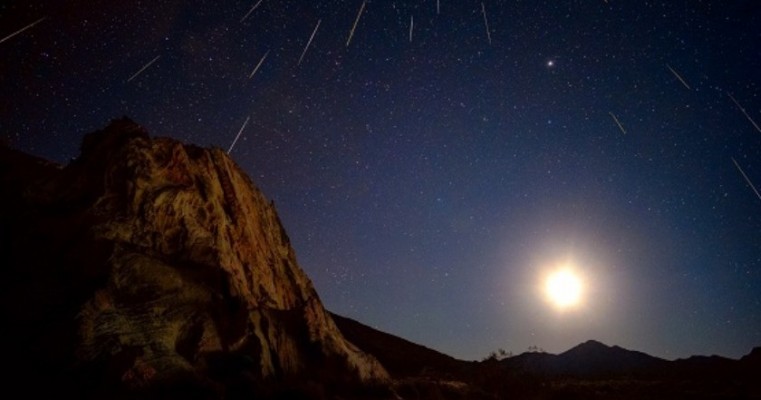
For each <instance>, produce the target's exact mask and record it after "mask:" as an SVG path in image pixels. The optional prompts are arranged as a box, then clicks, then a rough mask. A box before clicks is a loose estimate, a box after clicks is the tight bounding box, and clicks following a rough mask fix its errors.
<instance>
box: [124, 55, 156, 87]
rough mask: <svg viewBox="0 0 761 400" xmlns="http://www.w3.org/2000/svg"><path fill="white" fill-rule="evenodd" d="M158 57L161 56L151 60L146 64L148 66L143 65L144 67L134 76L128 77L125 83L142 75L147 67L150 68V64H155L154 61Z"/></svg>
mask: <svg viewBox="0 0 761 400" xmlns="http://www.w3.org/2000/svg"><path fill="white" fill-rule="evenodd" d="M159 57H161V56H156V58H154V59H153V60H151V61H149V62H148V64H145V65H144V66H143V68H140V71H137V72H135V74H134V75H132V76H130V77H129V79H127V82H129V81H131V80H133V79H135V78H137V76H138V75H140V74H142V73H143V71H145V70H146V69H148V67H150V66H151V64H153V63H155V62H156V60H158V59H159Z"/></svg>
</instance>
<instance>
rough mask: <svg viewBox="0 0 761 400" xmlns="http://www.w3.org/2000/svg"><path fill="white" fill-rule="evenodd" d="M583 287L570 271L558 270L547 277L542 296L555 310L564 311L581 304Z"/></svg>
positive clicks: (577, 277) (575, 275)
mask: <svg viewBox="0 0 761 400" xmlns="http://www.w3.org/2000/svg"><path fill="white" fill-rule="evenodd" d="M582 292H583V285H582V281H581V278H579V276H578V274H576V273H575V272H574V271H573V270H571V269H559V270H556V271H554V272H551V273H550V274H548V275H547V277H546V278H545V282H544V294H545V296H546V298H547V301H548V302H549V303H550V304H552V305H553V306H554V307H555V308H556V309H558V310H560V311H565V310H568V309H572V308H575V307H577V306H578V305H579V304H580V303H581V297H582Z"/></svg>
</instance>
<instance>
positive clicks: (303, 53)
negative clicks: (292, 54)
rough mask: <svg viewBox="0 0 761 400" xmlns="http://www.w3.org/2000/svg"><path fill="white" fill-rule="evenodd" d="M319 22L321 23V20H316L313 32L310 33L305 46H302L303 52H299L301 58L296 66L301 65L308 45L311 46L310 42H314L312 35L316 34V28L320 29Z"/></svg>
mask: <svg viewBox="0 0 761 400" xmlns="http://www.w3.org/2000/svg"><path fill="white" fill-rule="evenodd" d="M320 22H322V20H318V21H317V25H315V26H314V30H313V31H312V36H310V37H309V41H308V42H307V45H306V46H304V51H303V52H301V57H299V62H298V64H297V65H301V60H303V59H304V55H305V54H306V53H307V50H309V45H310V44H312V40H314V35H316V34H317V28H319V27H320Z"/></svg>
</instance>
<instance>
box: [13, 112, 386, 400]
mask: <svg viewBox="0 0 761 400" xmlns="http://www.w3.org/2000/svg"><path fill="white" fill-rule="evenodd" d="M0 178H1V179H2V187H3V191H4V196H3V207H2V215H1V218H2V249H1V250H2V253H3V254H2V255H1V256H0V257H2V258H1V259H0V260H1V261H2V266H3V268H4V269H5V270H6V271H5V276H6V277H7V279H4V280H3V282H2V284H1V285H2V310H3V319H4V321H8V322H9V324H8V327H6V328H3V331H2V334H3V338H4V339H5V340H6V342H5V343H8V341H11V342H12V343H14V346H13V347H14V348H13V349H12V350H11V360H12V361H13V362H14V363H15V364H16V372H15V373H14V375H11V376H9V378H10V379H14V380H18V379H22V378H24V379H25V378H29V377H35V376H36V377H37V378H43V377H50V380H49V381H50V382H56V384H59V385H61V388H63V389H65V390H69V391H78V392H81V393H84V394H85V395H87V396H91V397H98V396H111V395H126V396H130V395H135V396H138V395H139V396H143V395H150V394H156V395H157V396H166V395H168V394H169V395H175V394H179V393H181V392H182V391H183V390H185V391H186V394H187V395H190V397H231V396H232V394H234V393H253V394H260V395H261V394H266V393H270V392H268V391H267V390H269V389H267V388H270V387H271V386H272V384H273V382H275V383H278V382H279V383H280V384H281V385H285V386H287V385H289V384H290V382H296V381H298V382H315V383H314V385H323V386H324V385H333V386H341V385H349V384H356V383H368V382H383V381H385V380H386V379H387V374H386V372H385V371H384V369H383V367H382V366H381V365H380V364H379V363H378V362H377V361H376V360H375V359H374V358H372V357H371V356H368V355H366V354H365V353H363V352H361V351H359V350H358V349H357V348H356V347H355V346H353V345H352V344H351V343H349V342H348V341H346V340H345V339H344V338H343V336H342V335H341V334H340V333H339V331H338V329H337V328H336V326H335V324H334V322H333V320H332V319H331V317H330V316H329V315H328V313H327V312H326V311H325V309H324V308H323V306H322V304H321V303H320V300H319V297H318V296H317V293H316V292H315V290H314V288H313V286H312V284H311V282H310V281H309V279H308V277H307V276H306V274H304V272H303V271H302V270H301V269H300V268H299V267H298V264H297V262H296V258H295V256H294V251H293V249H292V248H291V246H290V244H289V240H288V236H287V235H286V233H285V231H284V230H283V227H282V225H281V223H280V221H279V220H278V217H277V214H276V212H275V208H274V206H273V204H272V203H270V202H269V201H267V200H266V199H265V197H264V196H263V195H262V194H261V193H260V192H259V191H258V190H257V189H256V188H255V187H254V185H253V184H252V183H251V181H250V180H249V178H248V177H247V176H246V175H245V174H244V173H243V172H242V171H241V170H240V168H238V166H237V165H235V163H234V162H233V161H232V160H231V159H230V158H229V157H228V156H227V155H226V154H225V153H224V152H223V151H222V150H219V149H211V150H209V149H203V148H199V147H195V146H190V145H184V144H182V143H179V142H177V141H175V140H172V139H167V138H150V137H149V136H148V135H147V134H146V132H145V131H144V130H143V129H142V128H141V127H139V126H138V125H136V124H134V123H133V122H131V121H129V120H126V119H124V120H118V121H114V122H113V123H112V124H111V125H110V126H109V127H108V128H106V129H105V130H103V131H99V132H95V133H92V134H89V135H87V136H86V137H85V139H84V142H83V144H82V154H81V156H80V157H79V158H78V159H76V160H75V161H73V162H71V163H70V164H69V165H67V166H66V167H59V166H55V165H52V164H49V163H46V162H44V161H42V160H36V159H33V158H31V157H29V156H26V155H23V154H20V153H17V152H14V151H12V150H9V149H3V150H2V157H0ZM323 386H320V387H321V388H320V389H319V391H323V390H327V389H323V388H322V387H323ZM63 389H62V390H63ZM161 390H164V392H161ZM315 390H317V389H315Z"/></svg>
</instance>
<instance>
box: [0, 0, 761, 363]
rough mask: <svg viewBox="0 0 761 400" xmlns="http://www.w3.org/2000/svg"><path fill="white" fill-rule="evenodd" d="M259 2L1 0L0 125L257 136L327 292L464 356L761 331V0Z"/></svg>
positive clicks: (304, 256) (688, 342)
mask: <svg viewBox="0 0 761 400" xmlns="http://www.w3.org/2000/svg"><path fill="white" fill-rule="evenodd" d="M257 1H258V0H246V1H202V0H199V1H179V0H177V1H132V2H118V1H110V0H108V1H106V0H97V1H81V0H78V1H65V2H64V1H49V2H39V1H10V2H8V1H5V2H3V5H0V37H1V38H4V39H0V40H1V42H0V93H2V95H1V96H0V133H1V134H2V140H3V141H4V142H6V143H9V144H10V145H12V146H14V147H16V148H18V149H21V150H23V151H26V152H29V153H32V154H35V155H38V156H41V157H45V158H48V159H52V160H55V161H58V162H61V163H65V162H68V161H69V160H71V159H72V158H74V157H76V156H77V154H78V152H79V150H78V149H79V145H80V142H81V139H82V136H83V135H84V134H85V133H87V132H91V131H93V130H96V129H100V128H102V127H104V126H105V125H106V124H107V123H108V122H109V121H110V120H111V119H113V118H117V117H121V116H123V115H127V116H129V117H130V118H132V119H133V120H135V121H136V122H138V123H139V124H141V125H143V126H144V127H146V129H147V130H148V131H149V132H150V133H151V134H152V135H155V136H171V137H174V138H177V139H179V140H182V141H185V142H192V143H196V144H199V145H210V146H217V147H220V148H222V149H224V150H227V149H229V148H230V146H231V145H232V143H233V140H234V139H235V137H236V135H237V134H238V133H239V132H241V135H240V138H239V140H238V141H237V143H236V144H235V146H234V147H233V149H232V151H231V156H232V157H233V158H234V159H235V161H236V162H237V163H238V164H239V165H240V166H241V167H242V168H243V169H244V170H245V171H246V172H247V173H248V174H249V175H250V176H251V177H252V179H253V180H254V182H255V183H256V184H257V185H258V186H259V187H260V188H261V189H262V190H263V192H264V193H265V195H266V196H268V197H269V198H271V199H273V200H274V201H275V204H276V206H277V209H278V212H279V214H280V216H281V218H282V220H283V223H284V225H285V227H286V229H287V232H288V233H289V235H290V237H291V239H292V243H293V246H294V248H295V250H296V254H297V256H298V259H299V262H300V264H301V266H302V268H303V269H304V270H305V271H306V272H307V274H308V275H309V276H310V277H311V279H312V280H313V282H314V284H315V286H316V289H317V291H318V293H319V294H320V296H321V298H322V300H323V302H324V304H325V305H326V307H327V308H328V309H330V310H332V311H334V312H337V313H339V314H343V315H346V316H348V317H351V318H354V319H357V320H359V321H361V322H364V323H366V324H368V325H370V326H373V327H376V328H378V329H381V330H383V331H386V332H390V333H393V334H396V335H399V336H402V337H404V338H406V339H409V340H412V341H414V342H417V343H420V344H423V345H426V346H428V347H432V348H434V349H437V350H440V351H443V352H445V353H448V354H450V355H453V356H455V357H459V358H463V359H481V358H483V357H484V356H486V355H487V354H488V353H489V352H490V351H492V350H495V349H497V348H504V349H506V350H508V351H512V352H514V353H520V352H523V351H525V350H526V349H527V348H528V346H534V345H535V346H539V347H541V348H543V349H545V350H547V351H550V352H560V351H564V350H566V349H568V348H570V347H572V346H574V345H576V344H578V343H580V342H583V341H585V340H587V339H597V340H600V341H603V342H605V343H607V344H611V345H612V344H617V345H620V346H623V347H626V348H631V349H636V350H641V351H644V352H647V353H650V354H652V355H656V356H660V357H665V358H669V359H673V358H678V357H686V356H688V355H691V354H720V355H725V356H730V357H739V356H741V355H743V354H747V353H748V352H749V351H750V350H751V348H752V347H753V346H759V345H761V196H760V195H759V194H758V193H757V192H756V191H755V189H754V188H753V187H752V186H751V183H749V182H752V183H753V184H755V186H756V188H758V189H761V129H759V127H758V126H757V124H758V123H760V122H761V86H760V85H761V4H759V3H758V1H756V0H747V1H727V2H719V1H697V0H695V1H663V2H660V1H659V2H652V1H623V0H607V1H605V0H588V1H543V0H539V1H496V0H484V1H483V3H482V2H481V1H470V0H467V1H466V0H458V1H453V0H440V1H439V4H438V8H439V9H438V10H437V1H436V0H415V1H413V0H410V1H380V0H375V1H367V2H366V3H365V5H364V7H363V2H362V0H350V1H349V0H346V1H329V0H321V1H296V0H286V1H274V0H263V1H261V2H260V4H259V5H258V6H257V7H256V8H255V9H253V11H251V10H252V8H254V6H255V5H256V4H257ZM361 8H362V14H361V15H360V18H359V20H358V23H357V25H356V29H355V30H354V34H353V36H352V37H351V41H350V42H349V43H348V46H347V41H348V39H349V36H350V32H351V31H352V26H353V25H354V22H355V20H356V18H357V15H358V13H359V11H360V9H361ZM249 11H250V13H249ZM484 11H485V12H484ZM485 17H486V18H485ZM35 22H37V23H36V24H34V25H32V26H30V24H33V23H35ZM318 23H319V25H318ZM487 23H488V31H487V27H486V26H487ZM25 27H28V28H27V29H25V30H23V31H21V32H18V31H19V30H22V29H23V28H25ZM315 27H317V30H316V31H315ZM411 27H412V29H410V28H411ZM16 32H18V33H17V34H15V35H14V33H16ZM310 37H311V38H312V40H311V43H309V46H308V48H307V43H308V42H309V41H310ZM305 48H306V52H304V50H305ZM300 59H301V62H299V60H300ZM260 61H261V64H259V63H260ZM258 64H259V68H258V69H256V71H254V70H255V68H256V67H257V65H258ZM144 67H146V68H145V69H143V68H144ZM254 72H255V73H254ZM252 73H253V76H252V77H250V76H251V74H252ZM249 77H250V78H249ZM619 124H620V125H619ZM241 127H244V129H243V130H242V131H241ZM733 160H734V161H733ZM735 162H736V163H737V165H735ZM741 170H742V172H741ZM743 173H744V174H745V175H746V177H747V178H746V177H744V176H743ZM562 263H572V264H573V265H575V268H576V269H577V271H579V272H580V273H581V274H582V275H583V277H584V279H585V282H586V284H585V294H584V295H583V301H582V304H581V305H580V306H579V307H578V308H577V309H574V310H569V311H566V312H559V311H558V310H556V309H554V308H553V307H550V306H549V304H548V303H547V301H546V300H545V299H544V297H543V295H542V293H541V289H540V288H541V278H542V274H543V273H545V272H546V271H547V270H549V269H552V268H554V267H555V266H557V265H559V264H562Z"/></svg>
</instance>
